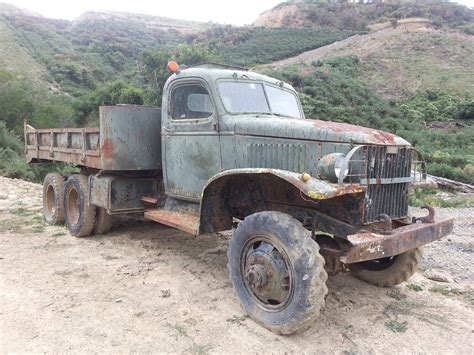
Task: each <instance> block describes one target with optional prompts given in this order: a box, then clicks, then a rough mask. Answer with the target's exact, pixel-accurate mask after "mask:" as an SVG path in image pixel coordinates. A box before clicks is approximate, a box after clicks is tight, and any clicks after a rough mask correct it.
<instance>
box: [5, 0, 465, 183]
mask: <svg viewBox="0 0 474 355" xmlns="http://www.w3.org/2000/svg"><path fill="white" fill-rule="evenodd" d="M346 5H347V6H349V7H347V6H346ZM379 5H380V6H379ZM386 5H387V4H377V5H369V6H366V5H364V6H361V7H360V8H357V9H356V10H355V11H356V12H355V13H356V14H357V13H358V12H360V17H358V18H356V19H355V20H356V22H354V21H353V20H354V18H353V14H352V13H351V14H348V13H347V11H346V10H347V9H349V8H352V7H353V6H354V5H351V4H344V6H339V5H338V4H317V5H313V4H303V5H301V6H312V7H313V9H315V11H316V13H311V12H308V13H307V14H305V15H304V16H310V17H311V18H312V19H311V21H312V22H311V23H312V24H313V25H315V26H313V25H311V26H309V27H304V28H291V27H285V28H254V27H232V26H221V25H196V24H193V23H183V22H179V21H177V22H176V23H173V21H171V20H169V19H168V20H166V21H168V22H166V21H164V20H156V19H154V18H152V17H146V16H145V17H141V16H138V17H137V15H132V16H131V17H130V18H128V17H127V15H125V14H107V15H104V16H102V17H103V18H100V17H101V16H98V15H97V14H88V15H87V16H83V17H82V18H80V19H79V20H78V21H76V22H73V23H71V22H68V21H62V20H51V19H45V18H39V17H30V16H24V15H21V14H17V13H15V14H13V15H12V14H7V15H3V16H2V15H0V39H3V41H2V42H1V44H0V46H1V47H0V48H1V49H2V51H3V53H8V52H11V53H12V55H13V57H12V58H14V59H12V60H14V61H15V62H16V63H25V64H19V65H9V64H8V60H7V58H0V174H2V175H7V176H13V177H22V178H26V179H30V180H31V179H33V180H39V179H41V178H42V176H43V175H44V173H45V172H46V169H44V168H41V167H38V166H36V167H28V166H27V165H26V164H25V162H24V160H23V147H22V142H21V139H22V138H21V136H22V125H23V120H24V119H27V120H28V121H29V122H30V124H32V125H33V126H35V127H64V126H87V125H95V124H97V119H98V106H99V105H103V104H117V103H134V104H142V103H144V104H148V105H160V104H161V94H162V92H161V90H162V87H163V84H164V82H165V80H166V78H167V77H168V72H167V70H166V63H167V62H168V60H170V59H177V60H178V61H179V62H180V63H184V64H187V65H192V64H196V63H199V62H203V61H208V60H210V61H217V62H225V63H227V64H234V65H245V66H254V65H256V64H261V63H268V62H272V61H275V60H278V59H282V58H286V57H289V56H294V55H297V54H299V53H301V52H303V51H306V50H309V49H314V48H318V47H320V46H324V45H326V44H329V43H333V42H335V41H341V40H343V39H344V38H346V37H348V36H350V35H351V34H354V33H362V31H364V30H365V27H366V25H367V24H368V23H373V22H383V21H386V20H387V19H389V20H390V18H403V17H405V16H407V17H408V16H423V17H430V18H432V19H435V20H436V21H438V22H436V21H435V24H436V25H437V26H439V27H449V28H457V29H460V30H463V31H465V32H467V33H468V32H469V31H468V30H466V28H468V27H469V26H468V25H469V19H470V18H471V19H472V10H467V8H464V7H458V6H457V5H453V4H447V5H441V4H439V3H432V4H431V5H427V4H425V3H423V4H421V5H419V6H418V5H413V4H411V5H409V4H399V5H396V4H395V5H394V4H390V5H387V6H386ZM280 6H285V5H280ZM298 6H300V5H298ZM416 9H418V10H417V11H418V12H417V11H415V10H416ZM322 14H324V15H322ZM469 16H471V17H469ZM99 18H100V19H99ZM160 21H161V22H160ZM163 21H164V22H163ZM170 21H171V22H170ZM351 21H352V22H351ZM471 24H472V21H471ZM466 26H467V27H466ZM463 36H464V37H463ZM465 36H466V35H459V36H458V37H456V38H458V39H459V40H456V41H454V42H453V41H452V36H451V37H449V36H447V37H443V36H441V37H440V38H439V41H441V42H442V43H441V44H440V43H437V42H436V43H435V42H433V41H434V40H433V39H432V37H430V36H427V37H426V38H431V39H430V41H431V42H429V41H428V42H429V43H428V42H426V43H425V42H420V43H419V45H420V46H425V45H428V44H429V46H431V47H433V48H431V47H430V50H431V51H433V52H435V53H437V56H438V57H439V58H442V57H443V56H444V57H445V61H446V62H447V63H450V69H449V70H447V71H444V72H443V73H442V75H453V76H454V77H455V78H457V79H456V81H457V82H458V84H456V86H452V85H450V84H449V83H450V82H452V80H451V81H449V80H445V82H446V83H447V84H446V85H438V86H435V90H433V86H432V85H431V84H430V80H431V78H433V77H434V76H433V75H431V76H430V73H432V72H435V71H434V70H432V68H433V66H432V65H431V64H432V63H431V62H430V61H427V60H425V59H423V60H421V62H419V61H417V56H418V57H421V56H420V53H424V52H423V50H421V49H420V50H416V48H415V47H416V43H411V42H407V46H408V47H409V48H408V49H409V50H410V53H413V55H412V56H410V55H409V58H405V59H407V60H408V62H407V63H408V64H407V65H408V66H409V67H410V68H412V67H413V68H418V69H413V70H416V71H420V73H421V74H422V75H421V74H420V75H421V76H422V77H423V80H420V81H419V85H418V87H417V88H415V89H414V90H411V91H407V94H406V95H403V96H396V97H393V98H387V96H381V95H379V94H378V93H377V90H374V88H375V89H376V88H377V86H376V85H375V86H374V85H373V83H377V81H376V80H379V79H377V78H381V77H383V76H376V77H369V76H368V74H370V73H386V76H387V75H389V76H392V77H393V71H392V72H391V71H389V70H388V69H387V68H388V66H387V65H384V61H383V58H379V59H378V60H377V61H376V62H375V64H377V65H375V64H374V62H370V61H366V60H363V61H361V60H360V59H359V58H358V57H355V56H353V55H350V54H351V53H350V51H348V53H341V54H342V55H340V56H338V57H333V58H329V59H324V60H319V61H315V62H314V63H307V64H304V65H299V66H293V67H286V68H282V69H278V71H275V70H270V69H265V70H267V71H268V74H271V75H274V76H277V77H279V78H282V79H284V80H286V81H289V82H290V83H292V84H293V85H294V86H295V87H296V88H297V90H298V91H299V92H300V93H301V98H302V102H303V104H304V109H305V112H306V116H307V117H308V118H318V119H323V120H334V121H341V122H350V123H354V124H359V125H362V126H369V127H374V128H378V129H383V130H387V131H391V132H394V133H397V134H399V135H401V136H402V137H405V138H407V139H408V140H409V141H411V142H412V143H414V145H415V146H416V147H418V148H419V149H420V150H421V151H422V152H423V153H424V155H425V157H426V158H427V160H428V163H429V164H428V169H429V172H431V173H433V174H435V175H440V176H445V177H448V178H453V179H456V180H461V181H465V182H469V183H474V171H473V170H474V156H473V153H472V152H473V151H474V146H473V142H474V128H473V122H474V102H473V97H472V94H470V93H471V91H470V90H471V89H472V87H471V83H470V82H469V81H470V80H469V75H466V74H463V73H465V71H462V70H461V69H459V70H458V69H457V68H458V67H459V68H460V67H461V66H466V63H468V62H469V60H468V59H466V58H467V57H468V56H469V53H470V51H471V52H472V49H471V48H472V46H471V45H470V44H468V43H465V40H464V38H465ZM398 52H400V51H398V50H397V49H396V48H395V47H394V48H393V53H398ZM404 53H405V52H404ZM406 53H409V52H406ZM373 55H374V56H375V57H376V55H377V54H376V53H375V52H374V54H373ZM393 58H394V63H395V64H394V65H393V66H394V67H397V66H398V67H399V68H400V67H401V62H404V61H405V59H403V58H400V61H401V62H398V61H397V60H396V58H398V57H397V56H396V55H395V54H394V55H393ZM423 58H424V57H423ZM418 59H419V58H418ZM28 63H29V64H28ZM397 63H398V64H397ZM420 63H421V65H419V64H420ZM430 63H431V64H430ZM459 63H461V64H459ZM458 64H459V65H458ZM22 67H25V68H35V69H34V71H27V70H26V69H25V71H22ZM424 67H426V69H427V71H425V70H424V69H423V68H424ZM392 69H393V68H392ZM387 73H388V74H387ZM440 73H441V72H440ZM442 75H441V74H440V76H439V78H442ZM27 78H31V80H28V79H27ZM370 78H376V79H374V80H372V81H370V80H369V79H370ZM383 82H384V85H386V87H387V90H390V88H391V87H392V88H393V87H395V86H394V85H393V82H394V80H384V81H383ZM448 84H449V85H448ZM470 88H471V89H470ZM55 168H57V169H67V167H66V168H65V167H64V166H58V167H55Z"/></svg>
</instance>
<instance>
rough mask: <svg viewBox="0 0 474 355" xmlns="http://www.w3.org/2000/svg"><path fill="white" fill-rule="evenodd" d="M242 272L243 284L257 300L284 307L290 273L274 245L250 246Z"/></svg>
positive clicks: (288, 292) (261, 243)
mask: <svg viewBox="0 0 474 355" xmlns="http://www.w3.org/2000/svg"><path fill="white" fill-rule="evenodd" d="M243 271H244V272H243V275H244V278H245V282H246V284H247V285H248V287H249V289H250V291H251V292H252V293H253V294H254V296H256V297H257V299H259V300H260V301H261V302H262V303H264V304H265V305H269V306H284V305H285V301H286V300H287V299H288V298H289V294H290V276H289V274H290V273H289V271H288V267H287V264H286V262H285V259H284V258H283V256H282V254H281V253H280V252H279V251H278V249H277V248H276V247H275V246H274V245H272V244H271V243H268V242H264V241H259V242H255V243H254V244H253V245H251V246H250V248H249V249H248V250H247V254H246V260H245V266H244V270H243Z"/></svg>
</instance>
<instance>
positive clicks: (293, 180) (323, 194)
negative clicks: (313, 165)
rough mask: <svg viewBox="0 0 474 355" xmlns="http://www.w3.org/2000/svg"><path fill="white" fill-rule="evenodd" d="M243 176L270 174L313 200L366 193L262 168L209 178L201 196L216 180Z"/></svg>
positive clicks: (355, 186) (360, 187)
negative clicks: (304, 179)
mask: <svg viewBox="0 0 474 355" xmlns="http://www.w3.org/2000/svg"><path fill="white" fill-rule="evenodd" d="M244 174H254V175H261V174H270V175H274V176H277V177H279V178H280V179H283V180H285V181H287V182H288V183H290V184H291V185H293V186H294V187H296V188H297V189H298V190H300V191H301V192H302V193H303V194H304V195H306V196H307V197H309V198H311V199H313V200H326V199H329V198H333V197H337V196H342V195H347V194H354V193H361V192H365V191H366V189H367V188H366V187H365V186H364V185H360V184H336V183H331V182H328V181H325V180H321V179H317V178H314V177H311V178H310V179H309V180H308V181H306V182H305V181H303V180H302V178H301V175H302V174H300V173H295V172H292V171H286V170H280V169H267V168H265V169H262V168H246V169H231V170H226V171H223V172H222V173H219V174H217V175H214V176H213V177H212V178H210V179H209V180H208V181H207V183H206V186H205V187H204V189H203V193H202V195H203V196H204V195H205V194H206V190H207V189H208V187H209V186H212V184H213V183H215V182H216V181H217V180H219V179H222V178H224V177H228V176H231V175H232V176H235V175H244Z"/></svg>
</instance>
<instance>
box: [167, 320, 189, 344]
mask: <svg viewBox="0 0 474 355" xmlns="http://www.w3.org/2000/svg"><path fill="white" fill-rule="evenodd" d="M166 325H167V326H168V327H170V328H171V329H173V330H174V331H175V332H176V340H178V338H179V337H180V336H183V337H186V338H189V335H188V332H187V331H186V328H184V327H183V326H182V325H179V324H175V325H173V324H171V323H167V324H166Z"/></svg>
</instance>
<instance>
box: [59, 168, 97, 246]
mask: <svg viewBox="0 0 474 355" xmlns="http://www.w3.org/2000/svg"><path fill="white" fill-rule="evenodd" d="M64 206H65V217H66V218H65V219H66V226H67V228H68V229H69V232H70V233H71V235H73V236H75V237H87V236H89V235H90V234H91V232H92V230H93V229H94V222H95V213H96V207H95V206H94V205H91V204H90V203H89V183H88V179H87V176H85V175H81V174H76V175H72V176H71V177H69V179H68V180H67V182H66V187H65V192H64Z"/></svg>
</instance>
